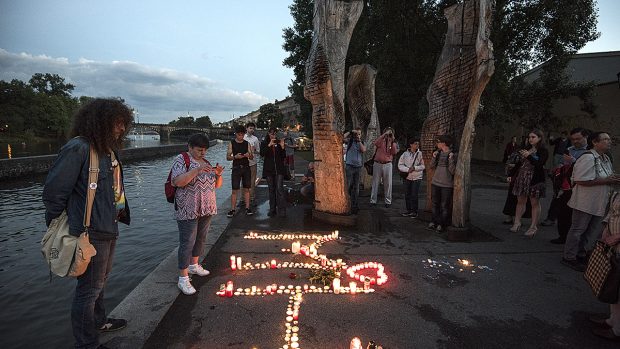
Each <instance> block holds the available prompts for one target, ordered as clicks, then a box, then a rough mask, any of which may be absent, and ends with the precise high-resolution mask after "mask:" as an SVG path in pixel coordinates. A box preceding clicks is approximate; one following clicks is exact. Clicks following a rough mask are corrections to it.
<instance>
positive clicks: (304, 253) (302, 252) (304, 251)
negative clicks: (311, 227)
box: [299, 245, 308, 256]
mask: <svg viewBox="0 0 620 349" xmlns="http://www.w3.org/2000/svg"><path fill="white" fill-rule="evenodd" d="M299 252H301V254H303V255H304V256H307V255H308V246H306V245H303V246H301V248H300V250H299Z"/></svg>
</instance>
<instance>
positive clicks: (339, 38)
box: [304, 0, 364, 214]
mask: <svg viewBox="0 0 620 349" xmlns="http://www.w3.org/2000/svg"><path fill="white" fill-rule="evenodd" d="M363 6H364V5H363V1H362V0H349V1H337V0H316V1H315V2H314V20H313V25H314V35H313V38H312V48H311V51H310V56H309V57H308V61H307V63H306V86H305V88H304V96H305V97H306V99H307V100H308V101H310V103H311V104H312V128H313V134H314V159H315V161H316V162H315V184H314V185H315V209H316V210H317V211H320V212H326V213H331V214H347V213H348V212H349V197H348V196H347V194H346V186H345V175H344V158H343V156H344V154H343V147H342V140H343V131H344V102H343V100H344V91H345V89H344V79H345V60H346V57H347V50H348V48H349V41H350V40H351V35H352V34H353V29H354V28H355V24H356V23H357V20H358V19H359V17H360V15H361V14H362V9H363Z"/></svg>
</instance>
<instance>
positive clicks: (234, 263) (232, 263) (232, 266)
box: [230, 256, 237, 270]
mask: <svg viewBox="0 0 620 349" xmlns="http://www.w3.org/2000/svg"><path fill="white" fill-rule="evenodd" d="M230 269H232V270H237V259H236V258H235V256H230Z"/></svg>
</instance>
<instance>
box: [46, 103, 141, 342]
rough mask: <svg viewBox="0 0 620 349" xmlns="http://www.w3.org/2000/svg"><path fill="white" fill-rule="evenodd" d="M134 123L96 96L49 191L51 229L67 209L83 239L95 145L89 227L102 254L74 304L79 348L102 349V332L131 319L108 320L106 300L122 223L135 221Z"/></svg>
mask: <svg viewBox="0 0 620 349" xmlns="http://www.w3.org/2000/svg"><path fill="white" fill-rule="evenodd" d="M132 123H133V113H132V111H131V110H130V109H129V107H128V106H127V105H125V104H124V103H123V102H121V101H120V100H117V99H103V98H96V99H94V100H92V101H90V102H88V103H87V104H85V105H84V106H82V108H80V110H79V111H78V112H77V113H76V114H75V117H74V124H73V129H72V131H71V136H72V137H74V138H73V139H71V140H70V141H69V142H67V144H65V145H64V146H63V147H62V149H60V153H59V154H58V157H57V158H56V160H55V161H54V164H53V165H52V168H51V169H50V171H49V173H48V175H47V178H46V180H45V187H44V188H43V202H44V204H45V222H46V224H47V225H48V226H49V224H50V222H51V221H52V219H55V218H57V217H59V216H60V214H61V213H62V212H63V211H65V210H66V212H67V216H68V222H69V233H70V234H71V235H73V236H76V237H78V236H79V235H80V234H81V233H82V232H83V231H84V226H83V224H84V222H83V219H84V210H85V206H86V191H87V190H88V174H89V170H88V168H89V161H90V160H89V158H90V156H89V154H90V147H92V148H93V149H94V150H95V151H96V152H97V154H98V155H99V177H98V182H97V183H98V185H97V189H96V194H95V201H94V203H93V215H92V217H91V221H90V227H89V229H88V233H89V237H90V242H91V244H92V245H93V246H94V247H95V249H96V250H97V254H96V255H95V256H93V257H92V259H91V261H90V263H89V265H88V268H87V269H86V272H84V274H82V275H80V276H78V277H77V285H76V288H75V295H74V298H73V303H72V305H71V327H72V329H73V337H74V338H75V347H76V348H97V346H98V345H99V332H107V331H115V330H119V329H121V328H123V327H125V326H127V321H126V320H123V319H111V318H107V317H106V311H105V306H104V299H103V298H104V288H105V285H106V281H107V279H108V275H109V274H110V271H111V270H112V261H113V259H114V250H115V247H116V240H117V239H118V235H119V229H118V222H119V221H120V222H121V223H125V224H127V225H129V222H130V214H129V205H128V203H127V200H126V198H125V187H124V184H123V183H124V182H123V170H122V166H121V163H120V161H119V158H118V150H119V149H121V148H122V145H123V138H124V137H125V135H126V134H127V130H129V127H130V126H131V124H132Z"/></svg>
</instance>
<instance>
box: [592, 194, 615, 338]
mask: <svg viewBox="0 0 620 349" xmlns="http://www.w3.org/2000/svg"><path fill="white" fill-rule="evenodd" d="M603 223H604V228H603V236H602V237H601V240H602V241H603V242H604V243H606V244H607V245H609V246H612V247H613V251H614V252H615V254H616V258H618V257H620V192H618V191H616V192H615V193H613V194H612V195H611V198H610V199H609V211H608V212H607V215H606V216H605V219H603ZM616 272H620V270H617V269H616ZM590 321H592V322H593V323H594V324H596V325H597V326H598V327H599V328H595V329H593V330H592V332H593V333H594V334H595V335H597V336H599V337H603V338H606V339H611V340H614V341H617V342H620V300H618V302H616V303H615V304H610V305H609V318H607V319H597V318H594V317H591V318H590Z"/></svg>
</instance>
